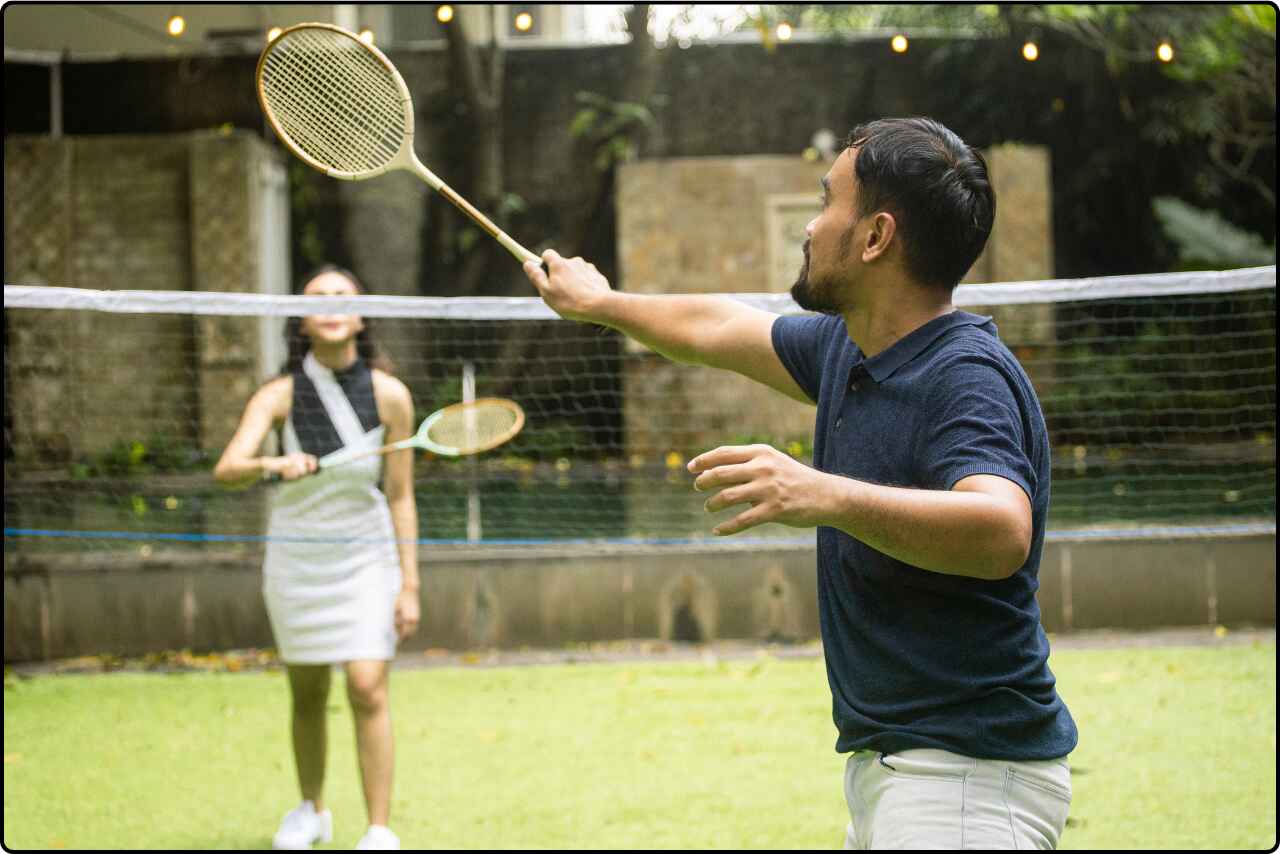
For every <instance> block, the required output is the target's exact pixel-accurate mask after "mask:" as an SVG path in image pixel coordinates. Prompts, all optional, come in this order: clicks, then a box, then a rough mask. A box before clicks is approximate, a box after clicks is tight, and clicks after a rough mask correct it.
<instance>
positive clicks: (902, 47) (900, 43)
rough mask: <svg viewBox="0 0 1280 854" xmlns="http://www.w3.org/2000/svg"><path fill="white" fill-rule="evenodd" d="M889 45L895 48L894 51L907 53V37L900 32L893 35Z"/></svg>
mask: <svg viewBox="0 0 1280 854" xmlns="http://www.w3.org/2000/svg"><path fill="white" fill-rule="evenodd" d="M889 46H890V47H892V48H893V52H894V53H906V52H907V37H906V36H904V35H902V34H901V33H899V34H898V35H896V36H894V37H893V41H891V42H889Z"/></svg>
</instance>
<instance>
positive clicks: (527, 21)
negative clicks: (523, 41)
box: [516, 12, 533, 33]
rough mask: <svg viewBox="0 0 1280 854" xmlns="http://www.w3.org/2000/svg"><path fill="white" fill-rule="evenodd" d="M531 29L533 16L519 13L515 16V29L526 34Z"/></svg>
mask: <svg viewBox="0 0 1280 854" xmlns="http://www.w3.org/2000/svg"><path fill="white" fill-rule="evenodd" d="M532 27H533V16H532V15H530V14H529V13H528V12H521V13H520V14H519V15H516V29H517V30H519V31H520V32H522V33H527V32H529V30H530V29H531V28H532Z"/></svg>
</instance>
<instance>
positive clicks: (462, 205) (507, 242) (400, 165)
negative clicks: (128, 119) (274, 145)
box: [254, 22, 546, 270]
mask: <svg viewBox="0 0 1280 854" xmlns="http://www.w3.org/2000/svg"><path fill="white" fill-rule="evenodd" d="M302 29H321V30H329V31H331V32H334V33H337V34H339V35H341V36H344V37H346V38H349V39H351V40H352V41H353V42H355V43H356V45H357V46H358V47H359V48H362V49H364V50H366V51H368V52H369V53H370V54H371V55H372V56H373V57H374V58H375V59H377V60H378V61H379V62H380V63H382V65H383V66H385V67H386V69H387V71H389V72H390V73H391V79H392V80H393V81H394V82H395V85H396V88H397V89H399V91H400V99H401V104H400V106H401V109H403V110H404V128H405V130H404V137H403V138H402V139H401V140H400V148H399V149H398V150H397V151H396V153H395V155H394V156H393V157H392V158H391V159H390V160H388V161H387V162H386V163H384V164H382V165H381V166H377V167H374V168H373V169H367V170H363V171H360V172H347V171H344V170H341V169H334V168H332V167H330V166H327V165H325V164H324V163H322V162H320V161H319V160H316V159H315V158H314V157H312V156H311V155H309V154H307V153H306V152H305V151H303V150H302V148H301V147H300V146H298V144H297V143H295V142H294V141H293V139H292V138H291V137H290V136H289V134H288V133H287V132H286V131H285V129H284V127H283V125H281V123H280V122H279V121H277V119H276V115H275V113H274V112H273V111H272V109H271V105H270V104H269V103H268V102H267V97H266V95H265V93H264V88H263V84H262V75H263V73H264V71H265V69H266V64H267V57H268V56H270V55H271V51H272V49H273V48H274V47H275V46H276V45H278V44H279V43H280V42H281V41H282V40H283V39H285V38H287V37H288V35H289V34H290V33H292V32H294V31H296V30H302ZM254 88H255V89H257V94H258V105H259V106H260V107H262V113H263V115H264V116H266V118H267V123H268V124H270V125H271V129H272V130H273V131H275V134H276V137H277V138H279V140H280V141H281V142H282V143H283V144H284V146H285V147H286V148H288V149H289V151H290V152H292V153H293V155H294V156H295V157H297V158H298V159H299V160H301V161H302V162H303V163H306V164H307V165H308V166H310V167H312V168H313V169H315V170H317V171H319V172H323V173H324V174H326V175H328V176H329V177H331V178H338V179H340V180H343V181H364V180H367V179H369V178H376V177H377V176H379V175H382V174H385V173H387V172H390V171H391V170H393V169H406V170H408V171H410V172H412V173H414V174H415V175H417V176H418V177H419V178H421V179H422V180H423V181H425V182H426V183H427V185H428V186H430V187H431V189H433V190H435V191H436V192H438V193H440V194H441V195H442V196H444V197H445V198H446V199H448V200H449V201H450V202H451V203H452V204H453V205H454V207H456V208H458V210H460V211H462V212H463V213H464V214H466V215H467V216H468V217H470V218H471V220H472V221H474V222H475V223H476V225H478V226H480V227H481V228H482V229H484V230H485V232H486V233H488V235H489V236H490V237H492V238H493V239H494V240H496V241H498V243H500V244H502V247H503V248H504V249H506V250H507V251H508V252H510V253H511V254H512V255H514V256H515V258H516V260H518V261H520V262H521V263H523V262H525V261H535V262H537V263H538V264H542V259H541V258H539V257H538V256H537V255H534V254H533V253H532V252H530V251H529V250H528V249H526V248H524V247H523V246H521V245H520V244H519V243H517V242H516V241H515V240H513V239H512V238H511V237H510V236H509V235H508V234H507V233H506V232H505V231H503V230H502V229H500V228H498V226H496V225H495V224H494V223H493V222H492V221H491V220H490V219H489V218H488V217H487V216H485V215H484V214H482V213H481V212H480V211H478V210H477V209H476V208H474V207H472V205H471V204H470V203H469V202H468V201H467V200H466V199H464V198H462V196H460V195H458V193H457V192H455V191H454V190H453V188H452V187H450V186H449V185H448V184H446V183H445V182H444V181H442V180H441V179H440V178H439V177H437V176H436V174H435V173H434V172H432V171H431V170H430V169H428V168H427V167H426V166H424V165H423V164H422V161H421V160H419V159H418V155H417V153H416V152H415V151H414V150H413V135H414V122H413V97H412V96H411V95H410V94H409V87H408V86H407V85H406V84H405V82H404V78H403V77H402V76H401V75H400V72H399V71H397V70H396V67H395V65H394V64H393V63H392V62H391V60H390V59H388V58H387V56H386V54H384V53H383V52H382V51H380V50H378V48H376V47H375V46H373V45H371V44H368V43H366V42H364V41H362V40H361V39H360V37H359V36H357V35H356V34H355V33H353V32H351V31H350V30H346V29H343V28H342V27H339V26H336V25H334V24H326V23H319V22H313V23H302V24H294V25H293V26H291V27H288V28H287V29H284V30H282V31H281V32H280V34H279V35H278V36H276V37H275V38H274V39H272V40H271V42H270V43H269V44H268V45H267V47H266V48H265V49H264V50H263V51H262V55H261V56H260V57H258V66H257V69H256V70H255V71H254ZM543 269H544V270H545V269H546V267H545V265H543Z"/></svg>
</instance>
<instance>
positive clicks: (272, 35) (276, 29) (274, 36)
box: [267, 27, 282, 42]
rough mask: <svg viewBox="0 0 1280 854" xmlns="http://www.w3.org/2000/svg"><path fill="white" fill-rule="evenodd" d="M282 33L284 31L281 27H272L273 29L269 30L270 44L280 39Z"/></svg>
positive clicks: (268, 38) (268, 39)
mask: <svg viewBox="0 0 1280 854" xmlns="http://www.w3.org/2000/svg"><path fill="white" fill-rule="evenodd" d="M281 32H282V31H281V29H280V28H279V27H272V28H271V29H269V30H267V41H268V42H273V41H275V40H276V39H277V38H279V36H280V33H281Z"/></svg>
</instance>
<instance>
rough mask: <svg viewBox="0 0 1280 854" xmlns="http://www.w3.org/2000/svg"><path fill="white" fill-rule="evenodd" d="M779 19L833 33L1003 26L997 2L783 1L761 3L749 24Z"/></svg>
mask: <svg viewBox="0 0 1280 854" xmlns="http://www.w3.org/2000/svg"><path fill="white" fill-rule="evenodd" d="M780 21H788V22H790V23H792V24H793V25H795V24H798V25H799V26H800V27H802V28H804V29H808V30H816V31H818V32H822V33H829V34H832V35H844V34H854V33H859V32H866V31H868V30H882V29H906V30H911V29H915V30H928V31H943V32H951V33H956V34H963V35H991V34H996V33H1000V32H1003V29H1004V24H1003V21H1002V18H1001V15H1000V7H999V6H998V5H997V4H995V3H782V4H777V5H774V6H772V7H769V6H762V7H760V10H759V12H758V13H757V14H756V15H755V16H753V18H752V20H751V21H750V22H749V24H748V26H751V27H753V28H755V29H759V30H760V31H761V32H762V34H763V33H764V32H765V30H769V31H772V29H773V26H774V25H775V23H777V22H780Z"/></svg>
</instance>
